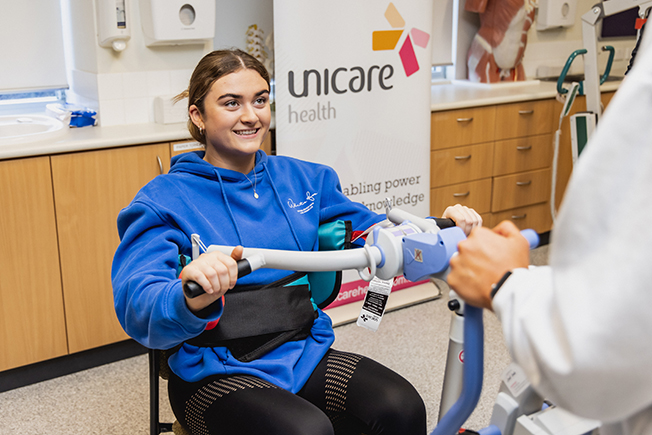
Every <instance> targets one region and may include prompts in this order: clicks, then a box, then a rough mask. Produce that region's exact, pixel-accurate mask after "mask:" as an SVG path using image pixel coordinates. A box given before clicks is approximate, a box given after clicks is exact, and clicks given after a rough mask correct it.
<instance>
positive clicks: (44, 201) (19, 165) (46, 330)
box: [0, 157, 68, 371]
mask: <svg viewBox="0 0 652 435" xmlns="http://www.w3.org/2000/svg"><path fill="white" fill-rule="evenodd" d="M0 186H2V187H1V188H0V240H1V241H2V243H1V246H2V249H0V371H2V370H8V369H12V368H15V367H19V366H23V365H26V364H31V363H35V362H39V361H43V360H46V359H50V358H55V357H58V356H62V355H65V354H66V353H68V347H67V343H66V330H65V320H64V311H63V300H62V294H61V276H60V273H59V251H58V247H57V232H56V220H55V215H54V202H53V200H52V178H51V174H50V159H49V158H48V157H37V158H26V159H17V160H7V161H2V162H0Z"/></svg>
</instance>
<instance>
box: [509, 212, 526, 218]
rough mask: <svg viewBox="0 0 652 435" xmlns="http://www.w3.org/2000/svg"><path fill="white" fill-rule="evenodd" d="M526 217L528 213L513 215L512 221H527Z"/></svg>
mask: <svg viewBox="0 0 652 435" xmlns="http://www.w3.org/2000/svg"><path fill="white" fill-rule="evenodd" d="M526 217H527V213H523V214H519V215H512V219H525V218H526Z"/></svg>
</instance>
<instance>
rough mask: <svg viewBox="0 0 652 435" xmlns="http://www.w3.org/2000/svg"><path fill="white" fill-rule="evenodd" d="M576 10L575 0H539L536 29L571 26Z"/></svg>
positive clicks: (573, 22)
mask: <svg viewBox="0 0 652 435" xmlns="http://www.w3.org/2000/svg"><path fill="white" fill-rule="evenodd" d="M576 10H577V0H539V11H538V12H537V30H547V29H554V28H559V27H571V26H573V25H574V24H575V11H576Z"/></svg>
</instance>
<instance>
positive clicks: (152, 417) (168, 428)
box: [149, 349, 172, 435]
mask: <svg viewBox="0 0 652 435" xmlns="http://www.w3.org/2000/svg"><path fill="white" fill-rule="evenodd" d="M162 359H163V351H160V350H155V349H150V350H149V432H150V435H159V434H160V433H163V432H172V423H161V422H160V421H159V377H160V376H161V361H162ZM166 364H167V362H166Z"/></svg>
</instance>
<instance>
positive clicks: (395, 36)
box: [372, 2, 430, 77]
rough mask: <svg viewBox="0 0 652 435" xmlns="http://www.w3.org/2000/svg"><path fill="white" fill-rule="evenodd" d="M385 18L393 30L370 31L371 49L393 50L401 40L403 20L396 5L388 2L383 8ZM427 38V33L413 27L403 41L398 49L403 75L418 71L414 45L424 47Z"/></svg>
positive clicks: (428, 35)
mask: <svg viewBox="0 0 652 435" xmlns="http://www.w3.org/2000/svg"><path fill="white" fill-rule="evenodd" d="M385 18H386V19H387V21H388V22H389V25H390V26H391V27H392V29H395V30H376V31H374V32H373V33H372V48H373V51H384V50H394V49H395V48H396V46H397V45H398V42H399V41H400V40H401V37H402V36H403V33H405V31H406V30H405V20H404V19H403V17H402V16H401V14H400V13H399V11H398V9H396V6H394V3H391V2H390V3H389V5H388V6H387V9H386V10H385ZM429 40H430V34H429V33H427V32H424V31H423V30H419V29H417V28H414V27H413V28H412V29H411V30H410V31H409V33H408V35H407V36H406V38H405V40H404V41H403V45H402V46H401V48H400V50H399V51H398V55H399V57H400V58H401V63H403V69H404V70H405V75H406V76H407V77H410V76H411V75H412V74H414V73H415V72H417V71H419V62H418V61H417V56H416V54H415V52H414V45H416V46H417V47H421V48H426V47H427V46H428V41H429Z"/></svg>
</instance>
